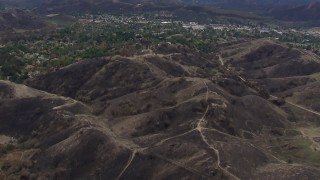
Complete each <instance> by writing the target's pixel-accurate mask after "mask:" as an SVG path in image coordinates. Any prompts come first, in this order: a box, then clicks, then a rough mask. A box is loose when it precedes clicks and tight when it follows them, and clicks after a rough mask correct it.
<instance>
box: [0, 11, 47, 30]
mask: <svg viewBox="0 0 320 180" xmlns="http://www.w3.org/2000/svg"><path fill="white" fill-rule="evenodd" d="M46 26H47V23H46V22H45V21H43V20H42V19H41V18H40V17H38V16H36V15H34V14H32V13H31V12H29V11H24V10H20V9H10V10H5V11H3V12H0V31H11V30H14V29H23V30H32V29H41V28H44V27H46Z"/></svg>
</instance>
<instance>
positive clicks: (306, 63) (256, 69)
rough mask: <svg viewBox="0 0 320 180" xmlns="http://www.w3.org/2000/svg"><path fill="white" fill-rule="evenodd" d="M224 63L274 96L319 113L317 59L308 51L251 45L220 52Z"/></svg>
mask: <svg viewBox="0 0 320 180" xmlns="http://www.w3.org/2000/svg"><path fill="white" fill-rule="evenodd" d="M222 54H223V55H224V58H223V59H224V60H225V61H226V62H228V63H229V64H230V65H231V66H233V67H236V68H237V69H238V70H240V71H241V72H243V73H245V75H246V76H247V77H248V78H249V79H252V80H253V81H255V82H258V83H259V84H260V85H262V86H263V87H264V88H266V89H268V91H269V92H270V93H272V94H274V95H277V96H281V97H285V98H287V100H290V102H294V103H297V104H300V105H303V106H305V107H308V108H310V109H312V110H316V111H319V110H320V108H319V107H320V104H319V102H320V101H319V100H320V99H319V97H318V95H317V94H318V93H317V92H319V90H320V89H319V86H318V83H319V72H320V60H319V59H320V58H319V56H318V55H316V54H314V53H312V52H311V51H306V50H299V49H291V48H288V47H286V46H284V45H281V44H277V43H274V42H271V41H253V42H246V43H242V44H238V45H234V46H231V47H229V48H226V49H225V50H224V51H222Z"/></svg>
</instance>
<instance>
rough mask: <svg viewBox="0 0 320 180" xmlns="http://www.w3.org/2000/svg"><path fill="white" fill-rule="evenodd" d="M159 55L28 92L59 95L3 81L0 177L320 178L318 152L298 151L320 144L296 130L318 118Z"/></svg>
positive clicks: (202, 64) (60, 77)
mask: <svg viewBox="0 0 320 180" xmlns="http://www.w3.org/2000/svg"><path fill="white" fill-rule="evenodd" d="M169 50H170V51H169ZM154 52H156V53H157V54H154V53H151V52H150V53H148V54H144V55H135V56H132V57H121V56H115V57H107V58H100V59H94V60H87V61H82V62H79V63H77V64H74V65H71V66H68V67H65V68H63V69H60V70H58V71H55V72H50V73H48V74H44V75H42V76H39V77H37V78H35V79H30V80H29V81H28V82H27V84H28V85H30V86H33V87H36V88H38V89H42V90H46V91H48V92H53V93H57V94H59V95H53V94H49V93H46V92H43V91H39V90H35V89H32V88H28V87H26V86H23V85H15V84H11V83H8V82H4V81H2V82H1V83H0V92H1V93H0V97H1V98H0V114H1V118H0V123H1V124H3V126H1V127H0V137H1V138H0V140H1V141H0V147H1V148H2V150H1V152H2V154H1V155H0V166H1V169H2V171H1V174H0V176H2V177H7V178H30V179H36V178H49V179H79V178H84V179H99V178H101V179H117V178H118V179H152V178H154V179H172V178H174V179H181V178H186V179H237V178H240V179H250V178H252V179H264V178H279V179H283V178H284V177H285V178H288V179H301V177H308V178H310V179H317V178H319V177H320V170H319V169H318V168H316V166H317V165H319V163H320V161H318V159H317V158H316V159H314V158H313V157H316V156H317V155H319V154H318V153H319V152H318V151H314V152H311V153H310V152H309V151H313V149H310V148H311V147H309V145H308V144H307V143H302V144H299V142H309V139H308V137H310V138H311V139H312V138H313V137H316V135H317V134H316V133H314V134H309V132H305V131H304V130H303V129H298V127H297V126H296V124H297V123H298V124H299V123H305V122H309V123H312V121H308V120H307V119H306V118H310V119H312V118H314V115H312V114H307V113H301V112H300V111H299V110H295V109H294V108H290V107H282V106H281V107H280V106H277V105H275V104H273V103H271V102H270V101H268V100H266V99H264V98H262V97H260V96H259V92H257V91H256V89H255V88H253V87H249V86H248V84H246V83H245V82H241V81H239V80H238V79H237V78H238V76H237V74H236V72H233V71H230V70H227V69H226V68H225V67H222V66H220V62H219V61H218V60H214V59H213V58H212V57H210V56H209V55H206V54H202V53H198V52H195V51H192V50H190V49H187V48H184V47H181V46H171V45H160V46H159V47H156V48H155V49H154ZM213 70H214V71H213ZM212 77H213V78H212ZM60 95H63V96H69V97H72V98H74V99H76V100H73V99H70V98H66V97H63V96H60ZM81 101H82V102H81ZM283 108H285V109H283ZM301 114H302V115H303V116H304V117H305V119H303V120H302V119H300V116H301ZM292 119H294V120H296V123H292V122H290V121H289V120H292ZM303 127H304V126H299V128H303ZM300 131H301V132H304V133H305V135H302V134H301V133H300ZM8 139H9V140H8ZM314 142H315V141H314ZM288 144H289V145H288ZM305 144H306V145H305ZM315 145H316V144H315ZM315 145H314V146H312V147H316V146H315ZM270 147H272V148H271V149H270ZM305 152H308V153H310V156H301V153H305ZM288 162H289V163H288ZM292 172H295V173H292Z"/></svg>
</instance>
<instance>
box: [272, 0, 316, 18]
mask: <svg viewBox="0 0 320 180" xmlns="http://www.w3.org/2000/svg"><path fill="white" fill-rule="evenodd" d="M270 14H272V15H273V17H275V18H277V19H281V20H290V21H309V20H319V19H320V2H312V3H309V4H306V5H303V6H299V7H296V8H289V9H285V10H283V9H280V10H279V9H278V10H274V11H271V13H270Z"/></svg>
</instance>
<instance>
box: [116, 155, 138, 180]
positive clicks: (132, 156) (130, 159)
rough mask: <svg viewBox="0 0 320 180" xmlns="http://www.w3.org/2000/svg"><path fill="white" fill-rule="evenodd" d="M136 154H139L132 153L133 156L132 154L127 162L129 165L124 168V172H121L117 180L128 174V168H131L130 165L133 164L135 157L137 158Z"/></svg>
mask: <svg viewBox="0 0 320 180" xmlns="http://www.w3.org/2000/svg"><path fill="white" fill-rule="evenodd" d="M136 153H137V151H136V150H134V151H132V154H131V155H130V157H129V160H128V162H127V165H126V166H125V167H124V168H123V170H122V171H121V173H120V174H119V176H118V177H117V180H119V179H120V178H121V177H122V175H123V174H124V173H125V172H126V170H127V169H128V167H129V166H130V164H131V163H132V161H133V159H134V157H135V156H136Z"/></svg>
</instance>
